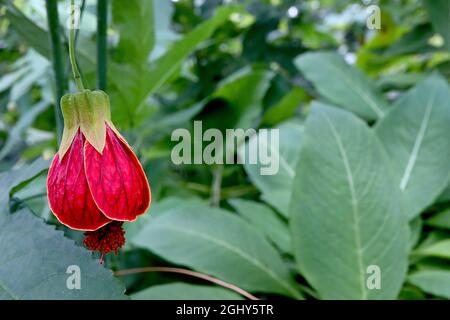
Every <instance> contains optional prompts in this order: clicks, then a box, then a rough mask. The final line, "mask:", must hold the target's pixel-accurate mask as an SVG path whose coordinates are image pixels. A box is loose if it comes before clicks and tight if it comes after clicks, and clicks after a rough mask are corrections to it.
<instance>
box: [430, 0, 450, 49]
mask: <svg viewBox="0 0 450 320" xmlns="http://www.w3.org/2000/svg"><path fill="white" fill-rule="evenodd" d="M423 2H424V5H425V8H426V10H427V12H428V15H429V16H430V21H431V24H432V25H433V27H434V30H435V31H436V32H437V33H439V34H440V35H441V36H442V37H443V38H444V43H445V46H446V48H447V50H450V18H449V16H450V0H423Z"/></svg>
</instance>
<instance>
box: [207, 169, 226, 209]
mask: <svg viewBox="0 0 450 320" xmlns="http://www.w3.org/2000/svg"><path fill="white" fill-rule="evenodd" d="M222 174H223V165H221V164H219V165H217V167H216V168H215V169H214V171H213V179H212V185H211V198H210V202H209V204H210V205H211V207H218V206H219V205H220V198H221V188H222Z"/></svg>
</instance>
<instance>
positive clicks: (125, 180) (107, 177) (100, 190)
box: [84, 126, 150, 221]
mask: <svg viewBox="0 0 450 320" xmlns="http://www.w3.org/2000/svg"><path fill="white" fill-rule="evenodd" d="M84 152H85V157H86V158H85V163H86V177H87V180H88V184H89V188H90V190H91V193H92V196H93V197H94V200H95V203H96V204H97V206H98V207H99V209H100V210H101V211H102V212H103V214H104V215H105V216H107V217H108V218H110V219H113V220H119V221H133V220H135V219H136V218H137V216H138V215H140V214H143V213H144V212H145V211H146V210H147V209H148V207H149V205H150V188H149V185H148V182H147V178H146V176H145V173H144V170H143V169H142V166H141V164H140V163H139V160H138V159H137V157H136V156H135V154H134V153H133V151H132V150H131V149H130V147H129V146H128V144H127V143H126V142H125V141H124V140H123V138H122V137H120V136H117V135H116V134H115V133H114V131H112V130H111V129H110V128H109V127H108V126H107V127H106V143H105V148H104V149H103V153H102V154H100V153H99V152H98V151H97V150H95V149H94V147H92V146H91V144H90V143H89V142H86V144H85V151H84Z"/></svg>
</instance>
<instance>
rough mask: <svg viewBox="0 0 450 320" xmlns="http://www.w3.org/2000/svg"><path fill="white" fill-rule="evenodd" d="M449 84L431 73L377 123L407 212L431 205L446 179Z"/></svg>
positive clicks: (414, 212) (449, 155)
mask: <svg viewBox="0 0 450 320" xmlns="http://www.w3.org/2000/svg"><path fill="white" fill-rule="evenodd" d="M449 123H450V89H449V87H448V85H447V83H446V82H445V80H443V79H442V78H441V77H439V76H437V75H433V76H431V77H429V78H427V79H426V80H425V81H424V82H422V83H421V84H419V85H418V86H416V87H414V88H413V89H412V90H410V91H409V92H408V93H406V94H405V95H404V96H403V97H401V98H400V100H399V101H398V103H397V104H396V105H395V106H394V108H393V109H392V111H391V112H389V114H388V115H386V117H385V118H384V119H383V120H382V121H381V122H380V123H379V124H378V126H377V127H376V133H377V135H378V137H379V138H380V140H381V142H382V143H383V145H384V147H385V148H386V150H387V152H388V154H389V156H390V158H391V162H392V165H393V166H394V170H395V180H396V181H395V183H396V185H397V187H398V188H399V190H400V194H401V197H402V199H403V202H404V205H405V212H406V214H407V216H408V217H410V218H414V217H415V216H417V215H418V214H420V212H421V211H422V210H423V209H424V208H426V207H427V206H428V205H430V204H431V203H432V202H433V201H434V200H435V199H436V198H437V197H438V196H439V195H440V194H441V193H442V191H443V190H444V189H445V187H446V186H447V185H448V184H449V181H450V170H449V159H450V143H449V141H450V126H449Z"/></svg>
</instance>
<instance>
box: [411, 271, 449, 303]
mask: <svg viewBox="0 0 450 320" xmlns="http://www.w3.org/2000/svg"><path fill="white" fill-rule="evenodd" d="M408 281H409V282H411V283H412V284H414V285H416V286H418V287H419V288H420V289H422V290H423V291H425V292H428V293H431V294H434V295H437V296H440V297H443V298H447V299H450V271H439V270H421V271H417V272H415V273H413V274H412V275H410V276H409V277H408Z"/></svg>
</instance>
